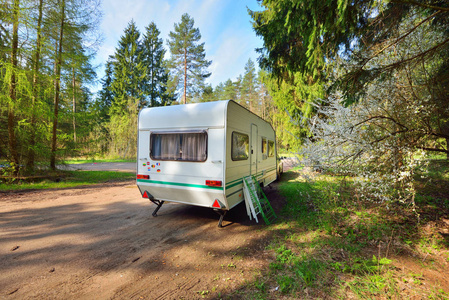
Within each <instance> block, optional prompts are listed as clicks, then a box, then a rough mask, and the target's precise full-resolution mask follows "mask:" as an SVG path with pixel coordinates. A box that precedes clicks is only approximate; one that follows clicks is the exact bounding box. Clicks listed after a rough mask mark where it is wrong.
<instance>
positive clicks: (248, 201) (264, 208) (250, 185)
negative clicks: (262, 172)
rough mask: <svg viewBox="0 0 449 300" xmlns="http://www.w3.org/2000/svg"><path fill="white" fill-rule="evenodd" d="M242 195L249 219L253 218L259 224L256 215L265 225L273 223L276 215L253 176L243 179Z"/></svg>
mask: <svg viewBox="0 0 449 300" xmlns="http://www.w3.org/2000/svg"><path fill="white" fill-rule="evenodd" d="M243 193H244V195H245V205H246V212H247V213H248V216H249V219H250V220H252V217H254V219H255V220H256V222H257V223H259V220H258V218H257V215H259V214H260V215H261V216H262V218H263V219H264V221H265V224H267V225H270V224H271V223H273V221H274V220H275V219H276V218H277V217H276V214H275V213H274V210H273V208H272V207H271V204H270V202H268V199H267V196H265V193H264V192H263V191H262V188H261V187H260V185H259V183H258V182H257V180H256V178H255V177H254V176H247V177H243Z"/></svg>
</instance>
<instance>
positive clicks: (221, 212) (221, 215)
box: [214, 209, 228, 228]
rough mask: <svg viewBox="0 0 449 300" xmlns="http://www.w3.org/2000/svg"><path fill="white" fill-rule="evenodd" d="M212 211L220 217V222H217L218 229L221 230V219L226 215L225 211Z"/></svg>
mask: <svg viewBox="0 0 449 300" xmlns="http://www.w3.org/2000/svg"><path fill="white" fill-rule="evenodd" d="M214 211H215V212H216V213H217V214H219V215H220V220H219V221H218V227H219V228H223V225H222V223H223V218H224V216H225V215H226V213H227V212H228V211H227V210H221V209H214Z"/></svg>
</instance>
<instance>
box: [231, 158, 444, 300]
mask: <svg viewBox="0 0 449 300" xmlns="http://www.w3.org/2000/svg"><path fill="white" fill-rule="evenodd" d="M448 169H449V168H447V165H446V164H444V165H443V166H441V165H437V166H434V168H433V169H431V171H430V172H429V174H427V175H428V176H430V179H431V180H430V181H429V180H426V181H425V180H422V182H421V185H420V186H419V188H418V193H417V198H416V203H417V208H415V211H414V210H413V209H414V208H412V207H408V206H406V205H404V204H401V203H400V202H389V203H374V202H369V201H364V200H362V199H360V198H359V197H358V196H357V193H356V192H355V189H354V188H353V182H352V180H351V178H347V177H339V176H333V175H326V174H321V173H315V172H310V173H309V174H306V175H308V176H303V175H304V173H303V172H304V171H303V170H302V171H293V172H288V173H286V174H284V177H283V179H282V181H281V183H280V185H279V191H280V193H281V194H282V195H283V196H284V197H285V199H286V202H287V203H286V205H285V206H284V208H283V211H282V214H281V216H280V218H279V219H280V220H279V221H278V222H277V224H274V225H272V226H270V227H269V228H267V230H269V231H271V232H272V233H273V239H272V242H271V244H270V246H269V247H268V251H270V252H271V253H272V261H271V262H270V263H269V266H268V268H267V269H265V270H263V271H261V272H259V273H258V274H257V275H255V278H254V281H253V282H251V283H248V284H247V285H246V286H244V287H242V289H239V290H238V291H237V292H236V293H234V294H232V295H231V298H232V297H234V296H235V295H238V296H239V297H245V298H249V299H278V298H288V299H290V298H294V299H303V298H311V299H316V298H318V299H324V298H333V299H347V298H359V299H385V298H390V299H400V298H420V299H422V298H429V299H449V298H448V295H449V294H448V293H449V287H448V283H447V282H446V283H444V282H442V281H441V278H444V275H443V274H445V273H446V272H447V266H448V263H449V242H448V241H449V193H446V192H445V191H446V190H445V189H447V187H449V184H448V181H449V180H448V176H447V174H448ZM417 176H420V178H421V176H422V174H417ZM442 191H443V192H442ZM445 220H446V221H447V222H448V223H447V224H446V223H444V222H446V221H445ZM445 224H446V225H445ZM429 269H430V270H435V271H436V274H442V275H441V276H442V277H441V278H439V277H429V276H428V277H425V276H424V275H422V273H423V272H419V274H418V275H416V272H417V270H421V271H422V270H429ZM414 272H415V273H414ZM443 281H444V280H443Z"/></svg>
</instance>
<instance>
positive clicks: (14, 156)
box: [8, 0, 19, 175]
mask: <svg viewBox="0 0 449 300" xmlns="http://www.w3.org/2000/svg"><path fill="white" fill-rule="evenodd" d="M12 22H13V29H12V45H11V46H12V47H11V68H12V72H11V81H10V85H9V97H10V102H9V104H8V146H9V152H10V155H11V159H10V160H11V163H12V164H13V165H14V175H18V173H19V154H18V152H17V148H16V146H17V140H16V135H15V131H14V130H15V125H16V124H15V123H16V121H15V115H14V107H15V105H14V104H15V102H16V100H17V95H16V84H17V79H16V69H17V49H18V46H19V0H14V6H13V21H12Z"/></svg>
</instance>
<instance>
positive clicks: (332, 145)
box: [251, 0, 449, 205]
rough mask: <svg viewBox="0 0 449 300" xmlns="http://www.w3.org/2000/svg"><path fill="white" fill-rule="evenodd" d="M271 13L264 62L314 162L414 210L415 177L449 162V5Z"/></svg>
mask: <svg viewBox="0 0 449 300" xmlns="http://www.w3.org/2000/svg"><path fill="white" fill-rule="evenodd" d="M262 6H263V10H262V11H253V12H251V16H252V19H253V24H254V29H255V31H256V34H257V35H259V36H261V37H262V38H263V41H264V47H263V49H260V54H261V56H260V57H259V61H260V64H261V67H262V68H264V69H265V70H268V71H269V72H270V74H271V75H272V76H273V77H274V78H276V79H277V84H275V85H271V86H270V88H269V90H270V93H271V96H272V98H273V101H274V103H275V104H276V105H277V106H278V108H279V109H281V110H285V111H287V112H288V113H289V115H290V116H291V117H292V121H293V123H294V124H295V125H294V126H295V128H296V131H294V132H292V134H293V135H295V136H296V137H297V140H298V142H299V145H298V147H295V150H296V151H297V153H298V154H299V155H300V157H301V159H303V160H304V163H306V164H308V165H310V166H313V167H314V168H315V169H321V170H323V169H330V170H332V171H333V172H335V173H339V174H347V175H350V176H353V178H355V181H356V185H357V187H358V188H359V189H358V191H357V193H358V195H359V196H360V197H362V198H366V199H370V200H375V201H385V200H391V199H396V200H400V201H402V202H406V203H411V204H412V205H414V199H415V192H416V186H415V180H416V176H415V172H417V171H418V170H420V172H423V171H422V169H425V167H426V163H425V162H426V161H427V159H428V158H429V157H435V156H436V157H441V156H442V155H443V157H444V156H446V157H447V158H449V148H448V147H449V97H448V95H449V2H448V1H439V0H416V1H408V0H395V1H371V0H357V1H350V2H341V1H327V2H323V1H319V0H312V1H296V2H295V3H292V2H291V1H274V0H267V1H263V3H262ZM359 196H358V197H359Z"/></svg>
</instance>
